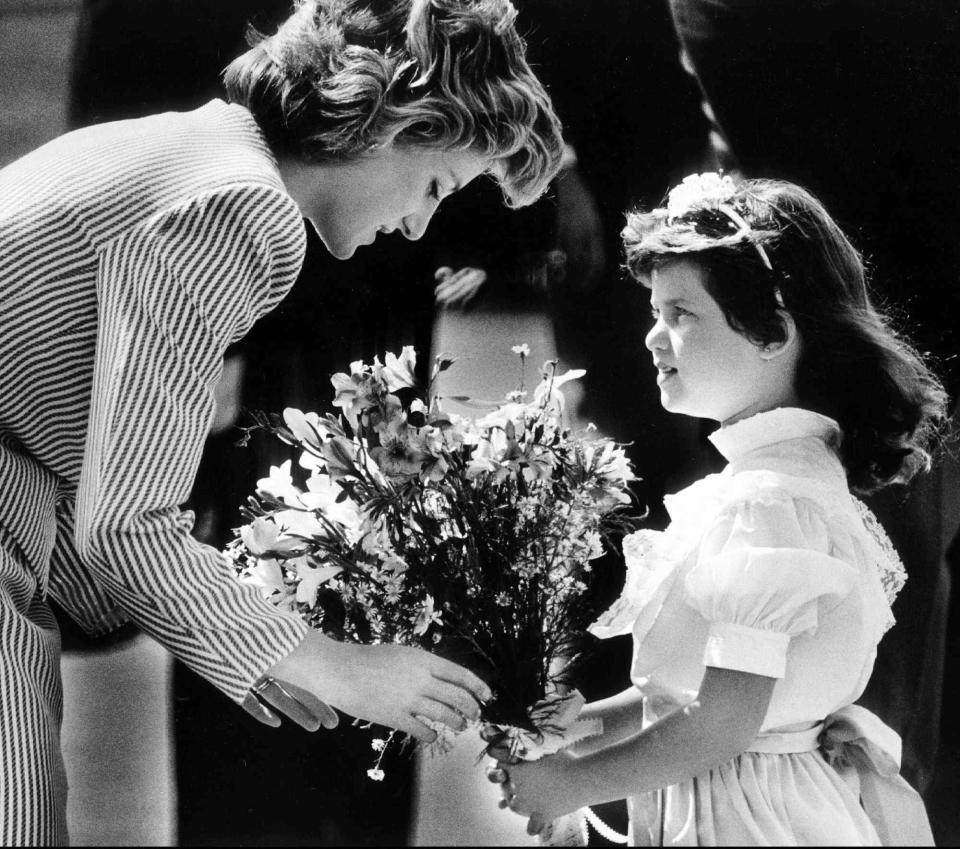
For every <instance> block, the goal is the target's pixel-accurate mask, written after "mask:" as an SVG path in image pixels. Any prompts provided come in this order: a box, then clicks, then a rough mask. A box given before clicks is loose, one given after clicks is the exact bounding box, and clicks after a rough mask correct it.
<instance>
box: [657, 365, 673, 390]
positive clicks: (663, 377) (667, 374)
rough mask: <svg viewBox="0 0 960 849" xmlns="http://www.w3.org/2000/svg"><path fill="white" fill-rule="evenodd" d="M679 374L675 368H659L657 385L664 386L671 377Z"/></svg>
mask: <svg viewBox="0 0 960 849" xmlns="http://www.w3.org/2000/svg"><path fill="white" fill-rule="evenodd" d="M676 373H677V370H676V369H675V368H668V367H666V366H657V385H658V386H663V384H664V383H666V382H667V381H668V380H670V378H671V377H673V376H674V375H675V374H676Z"/></svg>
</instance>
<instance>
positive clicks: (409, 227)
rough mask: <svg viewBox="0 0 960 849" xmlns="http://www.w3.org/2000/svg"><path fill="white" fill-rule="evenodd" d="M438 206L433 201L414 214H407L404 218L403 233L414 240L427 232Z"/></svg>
mask: <svg viewBox="0 0 960 849" xmlns="http://www.w3.org/2000/svg"><path fill="white" fill-rule="evenodd" d="M437 206H438V205H437V204H435V203H431V204H429V205H428V206H426V207H425V208H423V209H421V210H418V211H417V212H415V213H414V214H412V215H407V216H406V217H405V218H404V219H403V235H404V236H406V237H407V238H408V239H410V240H411V241H413V242H415V241H416V240H417V239H419V238H421V237H422V236H423V234H424V233H426V232H427V225H429V224H430V221H431V219H432V218H433V214H434V213H435V212H436V211H437Z"/></svg>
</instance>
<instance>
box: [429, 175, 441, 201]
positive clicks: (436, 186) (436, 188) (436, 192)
mask: <svg viewBox="0 0 960 849" xmlns="http://www.w3.org/2000/svg"><path fill="white" fill-rule="evenodd" d="M429 194H430V197H432V198H433V199H434V200H435V201H436V202H437V203H440V183H439V182H438V181H437V180H433V181H431V183H430V192H429Z"/></svg>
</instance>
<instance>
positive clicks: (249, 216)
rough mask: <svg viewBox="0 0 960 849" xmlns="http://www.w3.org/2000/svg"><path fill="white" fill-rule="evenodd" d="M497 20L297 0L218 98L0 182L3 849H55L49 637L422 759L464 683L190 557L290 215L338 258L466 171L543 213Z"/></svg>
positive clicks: (284, 271) (541, 118)
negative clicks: (226, 356)
mask: <svg viewBox="0 0 960 849" xmlns="http://www.w3.org/2000/svg"><path fill="white" fill-rule="evenodd" d="M513 16H514V10H513V8H512V6H511V5H510V4H509V2H507V0H400V2H394V1H393V0H392V1H391V2H373V0H368V1H367V2H362V0H300V2H298V3H297V6H296V9H295V11H294V13H293V15H292V16H291V17H290V18H289V19H288V20H287V21H286V22H285V23H284V24H283V25H282V26H281V27H280V29H279V31H278V32H277V33H276V34H275V35H273V36H271V37H269V38H265V39H263V40H261V41H260V42H259V43H258V44H256V45H255V46H254V47H253V48H252V49H251V50H249V51H248V52H247V53H245V54H244V55H243V56H241V57H240V58H239V59H237V60H236V61H235V62H234V63H232V64H231V65H230V67H229V68H228V70H227V73H226V83H227V90H228V100H229V101H230V102H229V103H224V102H222V101H212V102H211V103H209V104H207V105H205V106H203V107H201V108H200V109H197V110H195V111H193V112H187V113H165V114H163V115H157V116H153V117H149V118H144V119H139V120H134V121H123V122H117V123H113V124H105V125H101V126H98V127H92V128H88V129H85V130H79V131H77V132H74V133H70V134H68V135H66V136H63V137H61V138H60V139H57V140H54V141H53V142H51V143H49V144H47V145H45V146H43V147H41V148H40V149H38V150H37V151H35V152H34V153H32V154H30V155H28V156H26V157H24V158H23V159H21V160H19V161H17V162H14V163H13V164H12V165H10V166H8V167H7V168H5V169H4V170H3V171H0V199H2V200H0V223H2V226H0V292H2V298H0V302H2V307H0V309H2V326H3V328H4V330H5V333H4V334H3V338H2V340H0V387H2V391H0V692H2V694H3V698H2V699H0V729H3V733H2V735H0V737H2V741H3V743H2V745H3V761H2V769H0V811H2V812H3V813H2V814H0V837H2V840H3V842H4V843H6V844H14V845H23V844H46V843H56V842H63V841H64V840H65V839H66V833H65V827H64V819H65V807H66V805H65V802H66V799H65V795H66V788H65V782H64V780H63V767H62V762H61V759H60V753H59V722H60V704H61V692H60V682H59V668H58V667H59V636H58V634H57V630H56V626H55V623H54V620H53V617H52V615H51V613H50V609H49V607H48V604H47V596H48V594H49V595H50V596H52V597H54V598H56V599H57V600H58V601H59V602H60V603H61V604H62V606H63V607H64V608H65V609H66V610H67V611H68V612H70V614H71V615H72V616H74V618H76V619H77V620H78V622H80V623H81V624H83V626H84V627H85V628H86V629H87V630H88V631H89V632H91V633H104V632H106V631H108V630H110V629H111V628H112V627H115V626H116V625H117V624H119V623H120V622H122V621H123V620H124V619H125V618H127V617H129V618H130V619H132V620H134V621H135V622H136V623H137V624H138V625H139V626H140V627H141V628H143V630H145V631H146V632H147V633H149V634H151V635H152V636H154V637H155V638H156V639H157V640H159V641H160V642H161V643H163V644H164V645H165V646H166V647H168V648H169V649H170V650H171V651H172V652H174V653H175V654H176V655H177V656H179V657H180V658H181V659H182V660H184V661H185V662H186V663H187V664H188V665H190V666H191V667H192V668H194V669H195V670H196V671H198V672H199V673H200V674H202V675H203V676H204V677H206V678H207V679H208V680H210V681H211V682H212V683H214V684H215V685H216V686H217V687H219V688H220V689H221V690H222V691H223V692H224V693H226V694H227V695H228V696H229V697H230V698H231V699H233V700H234V701H235V702H238V703H242V704H243V705H244V706H245V707H246V708H247V709H248V710H250V711H251V712H252V713H254V714H255V715H257V716H258V717H259V718H261V719H262V720H263V721H265V722H267V723H271V724H275V723H277V722H279V720H278V718H277V717H276V716H275V715H274V714H273V713H271V712H270V710H269V708H268V707H266V706H265V705H263V704H261V703H260V702H259V701H258V700H257V698H256V696H254V694H253V691H252V689H251V688H253V689H254V690H255V691H256V693H257V695H258V696H260V698H261V699H263V700H264V701H265V702H266V703H268V704H270V705H272V706H273V707H274V708H277V709H279V710H281V711H283V712H284V713H286V714H287V715H288V716H289V717H290V718H292V719H293V720H295V721H297V722H299V723H300V724H301V725H303V726H304V727H307V728H311V729H315V728H317V727H319V725H321V724H322V725H324V726H326V727H332V726H333V725H335V724H336V721H337V720H336V714H334V713H333V711H332V710H331V709H330V707H328V706H327V705H332V706H334V707H337V708H339V709H341V710H343V711H345V712H347V713H350V714H352V715H354V716H359V717H362V718H364V719H367V720H370V721H373V722H377V723H382V724H386V725H391V726H394V727H396V728H399V729H401V730H402V731H405V732H407V733H409V734H412V735H413V736H415V737H417V738H419V739H424V740H429V739H432V737H433V732H432V731H431V730H430V729H429V728H428V727H427V726H426V725H425V724H424V723H423V721H422V720H423V719H428V720H434V721H440V722H442V723H445V724H447V725H450V726H452V727H454V728H459V727H461V726H462V725H463V724H464V717H465V716H466V717H472V716H475V715H476V714H477V712H478V709H477V700H479V699H484V698H486V697H487V696H488V694H489V691H488V689H487V687H486V686H485V685H484V684H483V683H482V682H480V681H479V680H478V679H476V678H475V677H474V676H472V675H471V674H470V673H468V672H466V671H464V670H462V669H460V668H459V667H457V666H455V665H453V664H450V663H447V662H445V661H443V660H441V659H439V658H436V657H433V656H431V655H427V654H425V653H422V652H418V651H414V650H412V649H411V650H407V649H401V648H398V647H360V646H350V645H345V644H340V643H335V642H332V641H330V640H328V639H326V638H325V637H323V636H322V635H320V634H318V633H313V632H308V630H307V628H306V627H305V626H304V625H303V624H302V623H301V622H300V621H299V620H298V619H296V618H295V617H291V616H289V615H287V614H284V613H282V612H280V611H278V610H276V609H275V608H274V607H273V606H271V605H270V604H268V603H267V602H265V601H263V600H262V599H261V598H260V597H259V596H258V595H257V593H256V592H255V591H251V590H250V589H249V588H245V587H241V586H240V585H239V584H237V582H235V581H234V580H233V578H232V577H231V576H230V574H229V570H228V569H227V568H226V565H225V563H224V562H223V559H222V557H221V556H220V555H219V554H218V553H217V552H216V551H214V550H213V549H210V548H208V547H205V546H202V545H200V544H199V543H197V542H195V541H194V540H193V539H192V538H191V537H190V533H189V532H190V528H191V524H192V516H190V515H189V514H184V513H182V512H181V511H180V509H179V507H178V505H179V504H181V503H182V502H183V501H184V500H185V499H186V497H187V494H188V492H189V489H190V484H191V482H192V479H193V476H194V473H195V470H196V465H197V462H198V460H199V456H200V452H201V449H202V445H203V439H204V435H205V433H206V430H207V427H208V424H209V422H210V420H211V417H212V415H213V387H214V385H215V384H216V381H217V378H218V376H219V372H220V370H221V367H222V355H223V351H224V350H225V349H226V347H227V346H228V345H229V344H230V343H231V342H232V341H234V340H236V339H238V338H239V337H241V336H242V335H243V334H244V333H246V332H247V330H249V328H250V326H251V325H252V324H253V322H254V321H256V320H257V318H259V317H260V316H261V315H263V314H264V313H266V312H267V311H269V310H270V309H271V308H272V307H274V306H275V305H276V304H277V303H278V302H279V301H280V300H281V298H282V297H283V296H284V295H285V294H286V292H287V290H288V289H289V287H290V285H292V282H293V280H294V279H295V278H296V276H297V272H298V269H299V267H300V264H301V263H302V260H303V251H304V235H303V227H302V219H301V216H303V217H306V218H308V219H309V220H310V222H311V223H312V225H313V226H314V228H315V229H316V230H317V232H318V234H319V235H320V237H321V239H322V240H323V242H324V244H325V245H326V246H327V248H328V249H329V251H330V252H331V254H333V255H334V256H336V257H338V258H346V257H349V256H351V255H352V254H353V252H354V251H355V250H356V248H357V247H358V246H359V245H362V244H369V243H370V242H372V241H373V240H374V239H375V238H376V235H377V233H378V232H389V231H393V230H399V231H401V232H402V233H403V234H404V235H405V236H407V237H408V238H411V239H416V238H418V237H419V236H420V235H422V233H423V232H424V230H425V228H426V226H427V224H428V223H429V221H430V218H431V216H432V215H433V213H434V212H435V211H436V208H437V206H438V205H439V203H440V201H441V200H442V199H443V198H444V197H446V196H447V195H449V194H451V193H453V192H454V191H456V190H457V189H459V188H460V187H461V186H462V185H464V184H466V183H467V182H469V181H470V180H472V179H474V178H475V177H476V176H478V175H480V174H481V173H488V174H490V175H492V176H493V177H494V178H495V179H497V180H498V182H499V183H500V184H501V186H502V188H503V191H504V193H505V196H506V198H507V200H508V202H510V203H511V204H514V205H520V204H524V203H527V202H530V201H532V200H533V199H535V198H536V197H537V196H538V195H539V194H541V193H542V192H543V190H544V189H545V187H546V185H547V184H548V182H549V181H550V179H551V178H552V176H553V175H554V174H555V173H556V170H557V167H558V164H559V159H560V151H561V140H560V134H559V127H558V123H557V120H556V118H555V116H554V114H553V111H552V107H551V105H550V102H549V99H548V98H547V96H546V94H545V92H544V90H543V88H542V86H541V85H540V84H539V82H538V81H537V80H536V78H535V77H534V76H533V74H532V73H531V71H530V69H529V66H528V65H527V63H526V60H525V58H524V47H523V43H522V41H521V40H520V39H519V37H518V36H517V34H516V31H515V29H514V28H513V25H512V21H513Z"/></svg>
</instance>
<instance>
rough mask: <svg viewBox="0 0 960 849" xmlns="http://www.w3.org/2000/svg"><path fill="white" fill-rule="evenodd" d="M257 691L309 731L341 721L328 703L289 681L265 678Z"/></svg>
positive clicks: (330, 726) (332, 725) (257, 687)
mask: <svg viewBox="0 0 960 849" xmlns="http://www.w3.org/2000/svg"><path fill="white" fill-rule="evenodd" d="M256 693H257V695H258V696H259V697H260V698H261V699H262V700H263V701H265V702H266V703H267V704H269V705H270V706H272V707H274V708H276V709H277V710H278V711H280V712H281V713H283V714H285V715H286V716H288V717H289V718H290V719H291V720H293V721H294V722H296V723H297V725H299V726H300V727H301V728H305V729H306V730H307V731H316V730H317V729H318V728H320V727H321V726H322V727H324V728H335V727H336V725H337V723H338V722H339V718H338V717H337V714H336V713H335V712H334V711H333V710H332V709H331V708H330V707H329V706H328V705H327V704H326V703H324V702H322V701H320V699H318V698H317V697H316V696H314V695H313V694H312V693H310V692H309V691H308V690H304V689H303V688H301V687H297V686H296V685H294V684H290V683H289V682H286V681H278V680H277V679H275V678H264V679H263V680H262V681H261V682H260V683H259V684H257V686H256Z"/></svg>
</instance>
